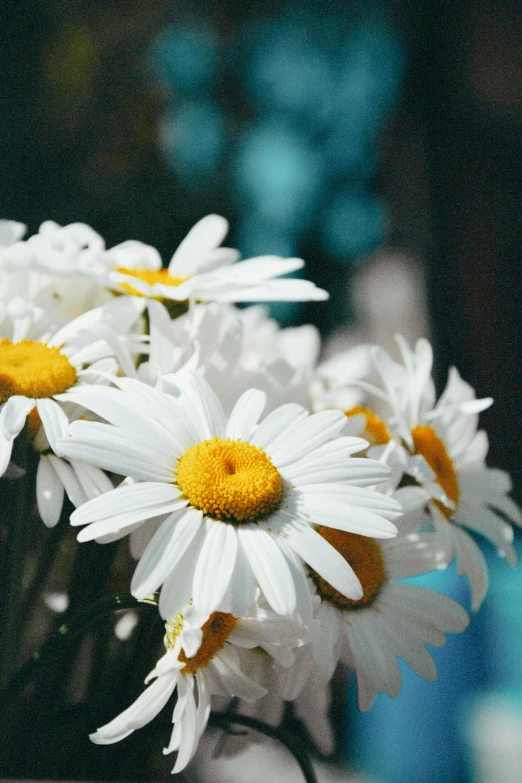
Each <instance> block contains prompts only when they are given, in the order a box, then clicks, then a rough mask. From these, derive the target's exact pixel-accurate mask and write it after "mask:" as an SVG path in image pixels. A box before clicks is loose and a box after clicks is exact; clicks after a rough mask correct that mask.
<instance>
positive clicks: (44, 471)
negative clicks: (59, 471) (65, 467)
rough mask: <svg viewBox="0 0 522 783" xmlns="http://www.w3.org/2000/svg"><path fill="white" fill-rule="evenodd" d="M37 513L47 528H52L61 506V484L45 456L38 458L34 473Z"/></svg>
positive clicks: (58, 516) (57, 518)
mask: <svg viewBox="0 0 522 783" xmlns="http://www.w3.org/2000/svg"><path fill="white" fill-rule="evenodd" d="M36 502H37V505H38V513H39V514H40V516H41V518H42V520H43V521H44V523H45V525H46V526H47V527H54V526H55V525H56V524H57V522H58V520H59V519H60V514H61V511H62V506H63V484H62V482H61V481H60V479H59V478H58V476H57V475H56V473H55V471H54V470H53V468H52V466H51V463H50V462H49V460H48V458H47V457H45V456H41V457H40V461H39V462H38V469H37V471H36Z"/></svg>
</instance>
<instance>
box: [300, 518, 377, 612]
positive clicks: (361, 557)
mask: <svg viewBox="0 0 522 783" xmlns="http://www.w3.org/2000/svg"><path fill="white" fill-rule="evenodd" d="M319 533H320V535H321V536H322V537H323V538H324V539H325V540H326V541H328V543H329V544H331V546H333V548H334V549H336V550H337V551H338V552H339V553H340V554H341V555H342V556H343V557H344V559H345V560H346V561H347V562H348V563H349V564H350V565H351V567H352V568H353V570H354V571H355V573H356V575H357V577H358V579H359V581H360V583H361V587H362V589H363V597H362V598H360V599H359V600H358V601H352V599H351V598H347V597H346V596H345V595H343V594H342V593H340V592H339V591H338V590H336V589H335V587H332V585H331V584H330V583H329V582H327V581H326V579H323V577H322V576H319V574H318V573H316V572H315V571H314V570H313V569H311V568H310V569H309V574H310V576H311V578H312V580H313V582H314V584H315V586H316V588H317V592H318V593H319V595H320V596H321V598H322V599H323V600H324V601H328V603H330V604H332V606H335V608H336V609H342V610H343V611H346V610H347V609H348V610H350V609H364V608H365V607H367V606H370V605H371V604H372V603H373V602H374V601H375V599H376V598H377V596H378V595H379V593H380V591H381V588H382V586H383V585H384V583H385V582H386V572H385V568H384V558H383V556H382V554H381V549H380V547H379V545H378V543H377V542H376V541H375V539H374V538H366V536H358V535H356V534H355V533H345V532H344V531H343V530H334V529H333V528H331V527H320V528H319Z"/></svg>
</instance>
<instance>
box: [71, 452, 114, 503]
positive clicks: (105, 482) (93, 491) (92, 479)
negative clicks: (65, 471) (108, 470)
mask: <svg viewBox="0 0 522 783" xmlns="http://www.w3.org/2000/svg"><path fill="white" fill-rule="evenodd" d="M70 464H71V467H72V469H73V470H74V472H75V473H76V476H77V478H78V481H79V482H80V485H81V487H82V489H83V491H84V493H85V495H86V497H87V500H92V498H95V497H98V495H103V494H104V493H105V492H110V491H111V490H112V489H113V486H112V483H111V480H110V479H109V477H108V476H107V475H106V474H105V473H104V472H103V470H100V469H99V468H95V467H94V466H93V465H89V464H88V463H87V462H81V461H80V460H76V459H73V460H70Z"/></svg>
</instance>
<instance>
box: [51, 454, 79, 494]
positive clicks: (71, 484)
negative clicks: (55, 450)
mask: <svg viewBox="0 0 522 783" xmlns="http://www.w3.org/2000/svg"><path fill="white" fill-rule="evenodd" d="M47 459H48V460H49V462H50V464H51V465H52V467H53V468H54V471H55V473H56V474H57V476H58V477H59V479H60V481H61V482H62V484H63V486H64V489H65V491H66V493H67V497H68V498H69V500H70V501H71V503H72V504H73V506H81V505H82V503H85V501H86V500H87V496H86V495H85V492H84V491H83V489H82V486H81V484H80V482H79V481H78V478H77V476H76V474H75V472H74V470H73V469H72V468H71V466H70V465H69V464H68V463H67V462H65V460H63V459H60V458H59V457H56V456H55V455H54V454H48V456H47Z"/></svg>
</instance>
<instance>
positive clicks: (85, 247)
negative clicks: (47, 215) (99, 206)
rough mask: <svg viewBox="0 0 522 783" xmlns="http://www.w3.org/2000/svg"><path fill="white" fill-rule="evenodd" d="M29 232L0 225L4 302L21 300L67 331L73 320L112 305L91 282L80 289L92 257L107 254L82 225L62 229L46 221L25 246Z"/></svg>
mask: <svg viewBox="0 0 522 783" xmlns="http://www.w3.org/2000/svg"><path fill="white" fill-rule="evenodd" d="M24 232H25V226H23V225H22V224H21V223H15V222H14V221H0V299H1V300H2V301H4V302H5V303H7V302H9V301H10V300H11V299H12V298H13V297H15V296H21V297H23V298H24V299H26V300H27V301H29V302H31V303H32V304H34V305H37V306H39V307H42V308H43V309H44V310H45V311H46V313H47V314H48V316H49V318H50V320H51V322H52V323H53V324H55V325H57V326H64V325H65V324H66V323H68V322H69V321H70V320H72V319H73V318H77V317H78V316H79V315H81V314H82V313H85V312H87V311H88V310H92V309H93V308H95V307H98V306H100V305H102V304H104V303H105V302H107V301H109V300H110V299H111V295H110V293H109V292H108V291H107V290H106V289H105V288H103V287H102V286H100V285H99V284H98V283H95V282H93V281H89V280H86V279H85V280H84V283H83V284H82V285H78V280H77V279H76V275H77V273H78V272H79V271H80V270H81V269H82V268H87V267H88V266H89V264H90V263H91V262H92V258H93V254H95V253H96V252H99V251H100V250H103V248H104V242H103V239H102V238H101V237H100V236H99V235H98V234H96V232H95V231H93V229H91V228H90V227H89V226H87V225H85V224H83V223H73V224H71V225H69V226H59V225H58V224H57V223H53V222H52V221H47V222H46V223H43V224H42V225H41V226H40V232H39V233H38V234H35V235H34V236H32V237H29V239H27V240H24V241H21V236H22V234H23V233H24Z"/></svg>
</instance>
